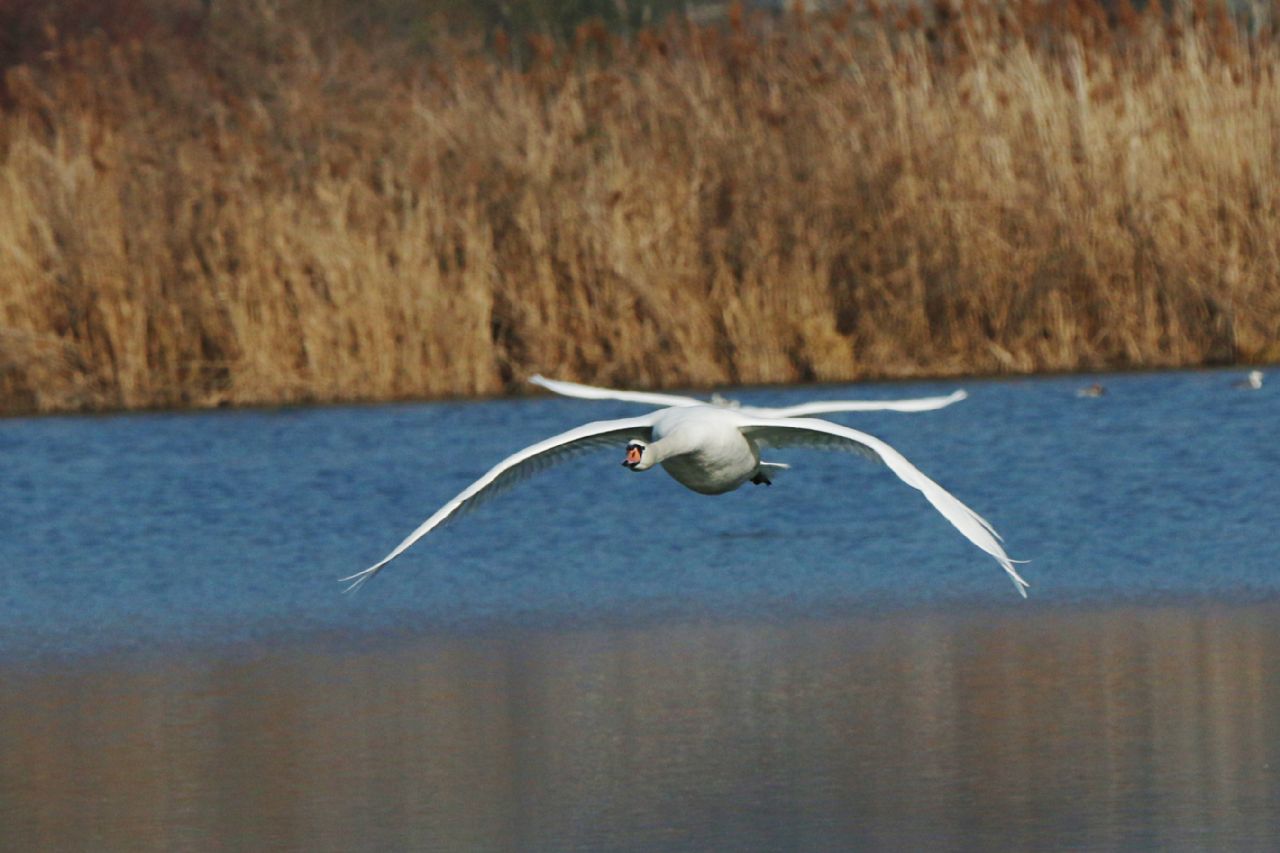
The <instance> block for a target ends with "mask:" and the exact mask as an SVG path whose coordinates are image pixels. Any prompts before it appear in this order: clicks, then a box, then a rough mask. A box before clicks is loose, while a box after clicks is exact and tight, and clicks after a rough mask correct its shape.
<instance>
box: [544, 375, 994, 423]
mask: <svg viewBox="0 0 1280 853" xmlns="http://www.w3.org/2000/svg"><path fill="white" fill-rule="evenodd" d="M529 381H530V382H532V383H533V384H534V385H538V386H540V387H542V388H546V389H547V390H548V391H551V392H553V393H555V394H560V395H561V396H564V397H577V398H579V399H583V400H622V401H624V402H627V403H645V404H648V405H651V406H705V405H707V401H706V400H699V399H698V398H697V397H683V396H680V395H679V394H660V393H655V392H651V391H617V390H614V389H613V388H598V387H596V386H594V385H582V384H580V383H577V382H565V381H564V380H562V379H548V378H546V377H545V376H543V375H541V374H538V373H535V374H534V375H533V376H530V377H529ZM968 396H969V395H968V394H967V393H966V392H965V391H963V390H961V391H953V392H952V393H950V394H948V395H946V396H945V397H916V398H914V399H909V400H826V401H819V402H814V403H800V404H799V405H796V406H784V407H782V408H780V409H769V408H762V407H760V406H744V405H742V404H741V403H739V402H737V401H736V400H726V399H725V398H724V397H721V396H720V395H719V394H715V395H713V396H712V398H711V404H712V405H714V406H723V407H726V408H730V409H737V410H738V411H740V412H742V413H743V414H748V415H756V416H757V417H761V418H798V417H806V416H808V415H822V414H828V413H830V412H928V411H932V410H934V409H941V408H944V407H946V406H950V405H951V404H952V403H958V402H960V401H961V400H963V399H965V398H966V397H968Z"/></svg>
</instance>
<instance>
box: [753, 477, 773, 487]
mask: <svg viewBox="0 0 1280 853" xmlns="http://www.w3.org/2000/svg"><path fill="white" fill-rule="evenodd" d="M751 482H753V483H755V484H756V485H757V486H772V485H773V481H772V480H770V479H769V478H768V477H766V476H765V475H764V474H756V475H755V476H754V477H752V478H751Z"/></svg>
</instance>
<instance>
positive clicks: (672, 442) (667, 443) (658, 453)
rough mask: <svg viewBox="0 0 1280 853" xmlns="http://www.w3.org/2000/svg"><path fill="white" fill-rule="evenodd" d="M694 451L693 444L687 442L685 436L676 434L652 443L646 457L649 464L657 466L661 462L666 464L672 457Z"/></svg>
mask: <svg viewBox="0 0 1280 853" xmlns="http://www.w3.org/2000/svg"><path fill="white" fill-rule="evenodd" d="M694 449H695V448H694V446H693V444H692V443H691V442H689V441H688V440H686V437H685V436H683V435H682V434H681V433H680V432H674V433H672V434H671V435H668V436H666V437H664V438H660V439H658V440H657V441H654V442H650V444H649V447H648V451H647V452H646V453H645V456H647V457H648V459H647V460H646V461H647V462H649V464H650V465H657V464H659V463H660V462H665V461H666V460H668V459H671V458H672V457H675V456H681V455H683V454H685V453H690V452H692V451H693V450H694Z"/></svg>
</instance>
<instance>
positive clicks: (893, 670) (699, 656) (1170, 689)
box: [0, 605, 1280, 850]
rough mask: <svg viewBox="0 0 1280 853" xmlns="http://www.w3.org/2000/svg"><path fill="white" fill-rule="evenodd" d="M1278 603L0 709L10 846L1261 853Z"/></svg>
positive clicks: (1034, 617) (317, 659) (503, 659)
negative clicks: (1204, 851)
mask: <svg viewBox="0 0 1280 853" xmlns="http://www.w3.org/2000/svg"><path fill="white" fill-rule="evenodd" d="M1277 616H1280V607H1277V606H1275V605H1268V606H1254V607H1247V608H1246V607H1235V608H1227V607H1222V608H1213V607H1206V608H1168V609H1157V608H1135V609H1115V610H1108V611H1103V612H1082V611H1078V610H1073V611H1065V610H1064V611H1055V612H1043V611H1037V610H1035V609H1030V608H1021V609H1019V608H1008V609H1006V610H1002V611H1000V612H999V613H998V614H994V615H992V614H977V615H975V614H970V615H966V616H951V615H945V614H937V613H933V614H922V613H917V614H908V615H898V616H892V617H883V618H858V619H850V620H846V621H825V622H796V623H787V624H773V625H767V624H766V625H761V624H749V625H747V624H741V625H712V626H707V625H698V626H673V625H662V626H652V627H649V628H628V629H621V628H619V629H603V628H601V629H595V630H577V631H573V632H568V633H553V632H545V633H537V634H530V633H525V634H521V635H518V636H501V637H498V636H489V637H470V638H450V639H440V638H423V639H419V640H414V641H405V642H403V643H401V644H400V645H398V646H395V647H386V646H382V647H379V648H371V649H365V650H361V651H358V652H351V651H345V652H332V651H330V652H321V651H317V650H316V649H315V647H314V646H312V647H311V648H310V649H309V650H293V651H288V652H276V653H272V654H270V655H266V656H262V657H258V658H254V659H245V658H241V659H230V660H228V659H221V660H206V661H200V662H195V661H188V662H169V663H166V664H163V665H158V666H150V665H148V666H140V665H137V664H136V663H134V664H126V665H121V666H119V667H117V668H114V669H113V668H111V667H109V666H108V665H107V664H105V663H100V664H99V666H98V668H96V669H94V670H93V671H77V672H68V671H64V672H61V673H59V674H43V675H40V676H35V675H30V674H25V675H23V674H14V675H11V676H10V677H6V678H4V679H3V683H2V684H0V756H3V757H2V758H0V827H2V829H0V847H4V848H6V849H36V848H40V849H71V848H77V849H102V848H118V849H119V848H124V849H144V848H151V849H182V848H191V847H199V848H205V849H209V848H221V847H250V848H258V849H262V848H267V847H270V848H275V849H281V848H284V849H308V850H310V849H333V850H339V849H373V848H399V849H444V850H464V849H465V850H479V849H513V848H515V849H554V850H568V849H584V850H600V849H641V848H650V849H651V848H655V847H659V848H663V849H712V848H716V849H725V848H732V849H770V850H777V849H794V848H808V849H815V848H818V849H821V848H846V849H847V848H850V847H853V846H860V847H861V846H874V847H889V848H906V847H912V846H923V845H925V844H926V843H927V844H929V845H931V846H939V845H941V846H943V847H984V848H989V847H996V846H1009V845H1017V846H1021V847H1027V846H1037V847H1056V848H1062V847H1067V846H1074V845H1083V846H1089V847H1132V846H1135V845H1136V846H1144V847H1146V846H1160V847H1165V846H1175V847H1188V846H1193V847H1201V848H1206V847H1218V848H1221V847H1230V848H1233V849H1247V848H1262V847H1264V846H1266V845H1267V844H1268V843H1269V842H1270V841H1273V840H1274V838H1275V837H1276V836H1275V833H1276V830H1277V805H1280V782H1278V780H1277V768H1278V767H1280V679H1278V678H1277V672H1276V665H1275V660H1276V659H1277V654H1278V653H1280V628H1277V626H1278V625H1280V620H1277Z"/></svg>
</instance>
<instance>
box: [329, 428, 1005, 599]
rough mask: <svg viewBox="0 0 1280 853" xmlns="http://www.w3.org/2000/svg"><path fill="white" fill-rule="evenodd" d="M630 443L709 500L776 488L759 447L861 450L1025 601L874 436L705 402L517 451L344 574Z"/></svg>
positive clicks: (959, 515)
mask: <svg viewBox="0 0 1280 853" xmlns="http://www.w3.org/2000/svg"><path fill="white" fill-rule="evenodd" d="M624 443H625V446H626V457H625V459H624V461H623V463H622V464H623V465H624V466H626V467H627V468H629V469H631V470H632V471H646V470H648V469H650V468H652V467H653V466H654V465H659V464H660V465H662V467H663V468H664V469H665V470H666V472H667V473H668V474H670V475H671V476H672V477H674V478H675V480H676V481H677V482H679V483H680V484H682V485H684V486H686V487H688V488H690V489H692V490H693V491H695V492H700V493H701V494H704V495H718V494H722V493H724V492H730V491H733V490H734V489H736V488H738V487H739V486H741V485H743V484H744V483H748V482H751V483H764V484H767V483H769V482H770V479H771V477H772V476H773V475H774V474H775V473H776V472H777V471H778V470H779V469H780V468H784V467H786V466H782V465H778V464H777V463H770V462H762V461H761V460H760V448H761V447H779V448H782V447H811V448H819V449H824V450H844V451H853V452H856V453H861V454H862V455H864V456H867V457H869V458H871V459H875V460H879V461H881V462H883V463H884V464H886V465H888V466H889V470H891V471H893V473H895V474H897V475H898V477H899V478H900V479H901V480H902V481H903V482H904V483H906V484H907V485H908V486H911V487H912V488H914V489H919V490H920V491H921V492H922V493H923V494H924V496H925V498H926V499H927V500H928V501H929V503H931V504H933V508H934V509H936V510H937V511H938V512H940V513H942V515H943V516H944V517H945V518H946V519H947V520H948V521H950V522H951V523H952V524H953V525H955V527H956V529H957V530H959V531H960V532H961V533H962V534H964V536H965V538H967V539H968V540H969V541H970V542H972V543H973V544H974V545H976V546H978V547H979V548H981V549H982V550H983V551H986V552H987V553H988V554H990V555H991V556H992V557H994V558H995V559H996V561H997V562H998V563H999V564H1000V565H1001V566H1002V567H1003V568H1004V570H1005V571H1006V572H1008V573H1009V577H1010V578H1012V579H1013V582H1014V585H1015V586H1016V587H1017V589H1018V592H1020V593H1021V594H1022V596H1023V597H1024V598H1025V597H1026V594H1027V593H1026V587H1027V586H1028V584H1027V582H1026V581H1024V580H1023V579H1022V578H1021V577H1020V576H1019V575H1018V572H1017V570H1016V569H1015V568H1014V567H1013V563H1014V561H1013V560H1011V559H1010V558H1009V555H1008V554H1006V553H1005V551H1004V548H1003V547H1002V546H1001V545H1000V536H999V534H997V533H996V531H995V529H994V528H993V527H992V526H991V525H990V524H988V523H987V521H986V520H985V519H983V518H982V516H980V515H978V514H977V513H976V512H974V511H973V510H971V509H969V507H967V506H965V505H964V504H963V503H961V502H960V501H959V500H958V499H957V498H955V497H954V496H953V495H952V494H951V493H950V492H948V491H947V490H946V489H944V488H942V486H939V485H938V484H937V483H935V482H934V481H933V480H930V479H929V478H928V477H926V476H925V475H924V474H923V473H922V472H921V471H920V470H919V469H917V468H916V467H915V466H914V465H912V464H911V463H910V462H908V461H907V460H906V458H905V457H904V456H903V455H902V454H900V453H899V452H898V451H896V450H894V449H893V448H892V447H890V446H889V445H887V444H885V443H884V442H883V441H881V440H880V439H878V438H876V437H875V436H872V435H868V434H867V433H864V432H859V431H857V430H853V429H849V428H848V427H845V426H841V425H839V424H834V423H831V422H829V421H824V420H819V419H817V418H777V417H761V416H759V415H755V414H751V413H748V412H744V411H742V410H741V409H730V408H724V407H719V406H708V405H701V404H700V405H681V406H672V407H669V408H665V409H659V410H658V411H655V412H651V413H650V414H648V415H643V416H641V417H636V418H621V419H618V420H608V421H595V422H594V423H589V424H586V425H584V426H580V427H578V428H576V429H571V430H569V431H568V432H562V433H560V434H559V435H557V436H553V437H551V438H548V439H546V440H545V441H540V442H538V443H537V444H533V445H530V446H529V447H526V448H525V449H524V450H521V451H518V452H516V453H513V454H512V455H510V456H508V457H507V458H506V459H504V460H502V461H501V462H499V463H498V464H497V465H495V466H493V467H492V468H491V469H489V472H488V473H487V474H485V475H484V476H483V477H481V478H480V479H478V480H476V481H475V482H474V483H472V484H471V485H470V486H468V487H467V488H465V489H463V490H462V492H461V493H459V494H458V495H457V496H456V497H454V498H453V500H451V501H449V502H448V503H446V504H445V505H444V506H442V507H441V508H440V509H438V510H436V512H435V514H434V515H432V516H431V517H430V518H428V519H427V520H426V521H424V522H423V523H422V524H421V525H419V527H418V529H417V530H415V531H413V532H412V533H410V534H409V535H408V536H407V537H406V538H405V540H404V541H403V542H401V543H400V544H399V545H397V546H396V547H395V549H394V550H393V551H392V552H391V553H390V554H388V555H387V556H386V557H383V558H382V560H380V561H379V562H377V563H375V564H374V565H372V566H370V567H369V568H367V569H365V570H364V571H362V572H357V573H356V574H354V575H351V576H350V577H348V578H343V580H344V581H350V582H351V586H350V587H348V590H354V589H357V588H359V587H360V586H361V585H363V584H364V583H365V582H366V581H368V580H369V579H370V578H372V577H373V576H374V575H375V574H377V573H378V572H379V571H381V570H382V568H383V567H384V566H386V565H387V563H390V562H391V561H392V560H394V559H395V558H396V557H398V556H400V555H401V554H403V553H404V552H405V551H406V550H407V549H408V548H409V547H410V546H411V545H413V544H414V543H415V542H417V541H418V540H419V539H421V538H422V537H423V536H426V535H427V534H428V533H430V532H431V531H432V530H434V529H436V528H437V527H439V526H441V525H443V524H445V523H446V522H449V521H452V520H453V519H455V518H457V517H458V516H460V515H462V514H464V513H466V512H468V511H470V510H472V509H474V508H475V507H477V506H479V505H480V504H481V503H483V502H484V501H486V500H488V499H489V498H491V497H493V496H495V495H497V494H500V493H502V492H504V491H506V490H507V489H509V488H511V487H512V486H515V485H516V484H517V483H519V482H521V481H522V480H525V479H527V478H529V477H531V476H533V475H534V474H536V473H538V472H540V471H543V470H545V469H547V468H549V467H550V466H552V465H555V464H558V463H560V462H564V461H565V460H567V459H570V458H573V457H575V456H579V455H581V454H582V453H584V452H586V451H589V450H594V449H596V448H600V447H606V446H610V445H619V444H624ZM656 523H657V525H658V526H659V527H662V526H668V527H669V526H671V525H672V524H673V523H674V522H673V521H672V520H671V519H663V518H662V517H661V516H659V517H658V518H657V519H656Z"/></svg>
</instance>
